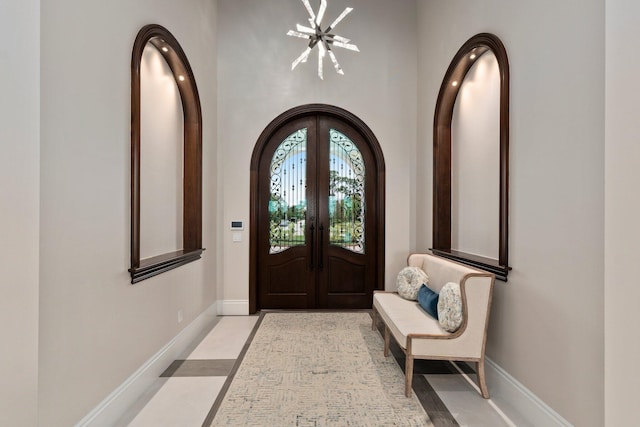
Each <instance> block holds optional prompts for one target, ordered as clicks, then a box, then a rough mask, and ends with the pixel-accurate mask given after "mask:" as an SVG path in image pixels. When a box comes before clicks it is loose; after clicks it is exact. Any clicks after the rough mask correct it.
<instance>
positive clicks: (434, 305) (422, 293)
mask: <svg viewBox="0 0 640 427" xmlns="http://www.w3.org/2000/svg"><path fill="white" fill-rule="evenodd" d="M438 297H439V295H438V293H437V292H434V291H432V290H431V289H429V288H427V285H422V286H420V289H419V290H418V304H420V307H422V308H423V309H424V311H426V312H427V313H429V315H431V317H433V318H434V319H437V318H438Z"/></svg>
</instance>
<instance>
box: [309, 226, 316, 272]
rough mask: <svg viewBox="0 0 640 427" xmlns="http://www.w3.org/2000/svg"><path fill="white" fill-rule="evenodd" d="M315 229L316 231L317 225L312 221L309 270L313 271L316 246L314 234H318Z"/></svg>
mask: <svg viewBox="0 0 640 427" xmlns="http://www.w3.org/2000/svg"><path fill="white" fill-rule="evenodd" d="M315 231H316V227H315V226H314V225H313V223H311V227H309V236H311V237H310V238H309V240H310V241H311V242H310V243H311V256H310V257H309V270H311V271H313V247H314V244H313V236H314V234H316V233H315Z"/></svg>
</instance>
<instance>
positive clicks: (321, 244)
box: [318, 224, 324, 271]
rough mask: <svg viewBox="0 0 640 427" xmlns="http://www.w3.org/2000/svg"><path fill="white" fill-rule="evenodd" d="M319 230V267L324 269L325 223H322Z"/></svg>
mask: <svg viewBox="0 0 640 427" xmlns="http://www.w3.org/2000/svg"><path fill="white" fill-rule="evenodd" d="M318 231H319V232H320V259H319V260H318V268H319V269H320V270H321V271H322V269H323V268H324V245H323V242H324V224H320V228H319V229H318Z"/></svg>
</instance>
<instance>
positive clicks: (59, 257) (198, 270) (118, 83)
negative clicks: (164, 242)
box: [39, 0, 217, 426]
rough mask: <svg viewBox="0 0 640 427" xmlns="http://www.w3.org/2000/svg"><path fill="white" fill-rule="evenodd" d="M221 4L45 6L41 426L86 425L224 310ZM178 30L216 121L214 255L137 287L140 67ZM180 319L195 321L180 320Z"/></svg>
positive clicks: (212, 146)
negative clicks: (149, 37)
mask: <svg viewBox="0 0 640 427" xmlns="http://www.w3.org/2000/svg"><path fill="white" fill-rule="evenodd" d="M215 22H216V2H215V1H209V0H188V1H181V2H173V1H168V0H164V1H151V0H141V1H135V2H131V1H128V0H115V1H109V2H86V1H82V0H52V1H47V2H43V3H42V20H41V32H42V39H41V40H42V55H41V66H42V68H41V99H42V103H41V107H42V109H41V119H42V122H41V126H42V134H41V135H42V136H41V155H42V164H41V176H42V179H41V211H40V213H41V229H40V237H41V241H40V341H39V344H40V361H39V366H40V375H39V380H40V384H39V416H40V424H41V425H43V426H45V425H46V426H69V425H72V424H73V423H75V422H77V421H79V420H80V419H81V418H82V417H83V416H84V415H86V414H87V413H88V412H89V411H90V410H92V409H93V408H94V407H95V406H96V405H98V404H99V403H100V402H101V401H102V400H103V399H104V398H105V397H106V396H107V395H108V394H109V393H110V392H112V391H113V390H114V389H115V388H116V387H118V386H119V385H120V384H122V382H123V381H124V380H125V379H126V378H127V377H129V376H130V375H131V374H132V373H133V372H134V371H136V369H138V368H140V367H141V366H142V364H143V363H144V362H145V361H146V360H147V359H148V358H149V357H151V356H152V355H154V354H155V353H156V352H157V351H158V350H160V349H161V348H162V347H163V346H164V345H165V344H167V343H168V342H169V341H170V340H171V339H172V338H173V337H175V336H176V334H177V333H178V332H179V331H180V330H182V329H183V328H184V327H185V326H186V325H188V324H189V323H190V322H191V321H192V320H193V319H194V318H195V317H197V316H198V315H199V314H200V313H202V312H203V310H204V309H205V308H207V307H209V306H210V305H211V304H213V303H214V302H215V286H216V283H215V265H216V257H217V253H216V252H217V251H216V247H215V243H216V233H215V224H216V211H215V209H214V207H215V200H216V197H217V189H216V185H217V184H216V178H215V177H216V171H215V167H216V166H215V162H216V151H217V148H216V139H215V135H216V118H217V111H216V108H217V104H216V45H215V31H216V30H215ZM150 23H158V24H161V25H164V26H165V27H167V28H168V29H169V31H171V32H172V33H173V35H174V36H175V37H176V38H177V39H178V41H179V42H180V44H181V45H182V47H183V49H184V51H185V52H186V54H187V57H188V58H189V61H190V63H191V66H192V68H193V71H194V74H195V78H196V81H197V84H198V89H199V91H200V97H201V102H202V113H203V120H204V134H203V151H204V174H205V176H204V223H203V227H204V235H203V240H204V246H205V247H206V248H207V251H206V252H205V253H204V254H203V259H202V260H200V261H197V262H194V263H191V264H188V265H186V266H183V267H180V268H178V269H175V270H172V271H170V272H167V273H164V274H162V275H160V276H156V277H154V278H152V279H149V280H146V281H143V282H141V283H139V284H136V285H134V286H132V285H131V284H130V283H129V280H130V279H129V275H128V273H127V269H128V268H129V227H130V224H129V215H130V213H129V206H130V202H129V197H130V196H129V186H130V166H129V165H130V114H131V112H130V64H131V51H132V47H133V41H134V39H135V37H136V34H137V32H138V30H139V29H140V28H141V27H142V26H144V25H145V24H150ZM178 310H183V313H184V320H183V322H182V323H178V316H177V312H178Z"/></svg>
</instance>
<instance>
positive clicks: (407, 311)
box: [372, 254, 495, 399]
mask: <svg viewBox="0 0 640 427" xmlns="http://www.w3.org/2000/svg"><path fill="white" fill-rule="evenodd" d="M407 264H408V266H410V267H420V268H421V269H422V270H424V271H425V272H426V273H427V275H428V276H429V283H428V287H429V288H430V289H432V290H434V291H436V292H440V290H441V289H442V287H443V286H444V285H445V284H446V283H448V282H455V283H459V284H460V296H461V300H462V324H461V326H460V327H459V329H458V330H456V331H455V332H453V333H450V332H447V331H445V330H443V329H442V328H441V327H440V323H439V322H438V320H436V319H435V318H433V317H431V316H430V315H428V314H427V313H426V312H425V311H424V310H423V309H422V308H421V307H420V306H419V305H418V303H417V302H416V301H411V300H406V299H404V298H402V297H400V296H399V295H398V293H397V292H386V291H377V292H375V294H374V296H373V325H372V327H374V328H375V326H376V324H377V319H378V317H379V318H380V319H381V320H382V322H383V323H384V355H385V356H388V355H389V341H390V336H391V335H393V338H394V339H395V340H396V342H397V343H398V344H399V345H400V347H401V348H402V350H403V351H404V353H405V355H406V365H405V394H406V395H407V397H408V396H409V395H410V393H411V382H412V379H413V360H414V359H433V360H456V361H469V362H476V367H477V374H478V385H479V386H480V392H481V394H482V397H484V398H485V399H488V398H489V391H488V390H487V385H486V383H485V375H484V350H485V343H486V337H487V326H488V324H489V312H490V309H491V297H492V293H493V284H494V280H495V276H494V275H493V274H491V273H486V272H483V271H480V270H476V269H474V268H471V267H468V266H465V265H462V264H458V263H457V262H454V261H451V260H448V259H446V258H442V257H438V256H435V255H431V254H412V255H410V256H409V258H408V260H407Z"/></svg>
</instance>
